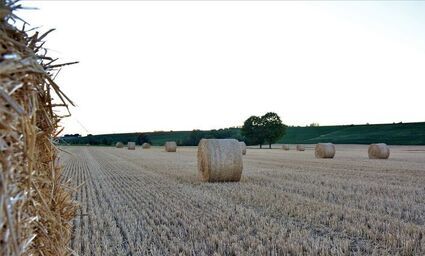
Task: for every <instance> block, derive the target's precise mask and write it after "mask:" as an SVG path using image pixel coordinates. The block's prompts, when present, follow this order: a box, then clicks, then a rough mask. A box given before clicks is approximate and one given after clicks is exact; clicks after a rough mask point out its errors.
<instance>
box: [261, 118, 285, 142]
mask: <svg viewBox="0 0 425 256" xmlns="http://www.w3.org/2000/svg"><path fill="white" fill-rule="evenodd" d="M261 122H262V123H263V129H264V133H263V134H264V138H265V141H266V142H267V143H268V144H269V148H271V147H272V144H273V143H275V142H276V141H277V140H278V139H280V138H281V137H282V136H283V135H285V133H286V125H284V124H283V123H282V120H280V117H279V116H278V115H277V114H276V113H273V112H268V113H266V114H265V115H264V116H262V117H261Z"/></svg>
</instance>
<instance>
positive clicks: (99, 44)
mask: <svg viewBox="0 0 425 256" xmlns="http://www.w3.org/2000/svg"><path fill="white" fill-rule="evenodd" d="M23 4H24V5H25V6H32V7H38V8H39V10H26V11H20V12H19V13H18V15H19V16H20V17H22V18H23V19H25V20H26V21H27V22H29V23H30V24H31V25H32V26H41V28H40V30H41V31H47V30H48V29H50V28H56V31H55V32H53V33H52V34H51V35H50V36H49V37H48V40H47V44H46V46H47V47H48V48H49V49H50V55H53V56H57V57H60V58H61V60H62V61H63V62H67V61H74V60H77V61H80V63H79V64H77V65H74V66H70V67H66V68H64V69H63V70H62V71H61V72H60V74H59V76H58V78H57V82H58V83H59V84H60V86H61V88H62V90H63V91H64V92H65V93H66V94H67V95H68V96H69V97H70V98H71V99H72V100H73V101H74V102H75V103H76V104H77V106H78V107H77V108H72V109H71V111H72V114H73V117H70V118H67V119H66V120H64V121H63V125H64V126H65V132H64V133H81V134H87V133H93V134H100V133H121V132H144V131H158V130H165V131H167V130H192V129H217V128H225V127H231V126H240V125H242V124H243V121H244V120H245V119H246V118H248V117H249V116H251V115H262V114H264V113H266V112H268V111H273V112H276V113H278V114H279V115H280V117H281V118H282V120H283V122H284V123H285V124H287V125H302V126H304V125H306V124H310V123H312V122H317V123H319V124H320V125H332V124H362V123H363V124H364V123H367V122H368V123H392V122H400V121H403V122H415V121H425V111H424V109H425V104H424V95H425V94H424V92H425V89H424V88H425V32H424V31H425V15H424V13H425V2H419V1H413V2H404V1H403V2H394V1H391V2H383V1H379V2H370V1H361V2H348V1H341V2H334V1H328V2H316V1H305V2H298V1H296V2H295V1H281V2H279V1H270V2H265V1H248V2H243V1H235V2H224V1H201V2H194V1H188V2H179V1H171V2H166V1H160V2H148V1H127V2H123V1H105V2H102V1H90V2H87V1H66V2H64V1H57V2H53V1H24V2H23ZM83 127H85V128H83Z"/></svg>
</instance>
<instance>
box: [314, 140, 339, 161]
mask: <svg viewBox="0 0 425 256" xmlns="http://www.w3.org/2000/svg"><path fill="white" fill-rule="evenodd" d="M314 155H315V156H316V158H334V156H335V145H334V144H332V143H318V144H317V145H316V148H315V149H314Z"/></svg>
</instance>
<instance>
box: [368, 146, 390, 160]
mask: <svg viewBox="0 0 425 256" xmlns="http://www.w3.org/2000/svg"><path fill="white" fill-rule="evenodd" d="M367 152H368V154H369V159H388V157H390V147H388V145H387V144H385V143H377V144H371V145H370V146H369V149H368V151H367Z"/></svg>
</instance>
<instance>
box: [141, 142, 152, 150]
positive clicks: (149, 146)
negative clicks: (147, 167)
mask: <svg viewBox="0 0 425 256" xmlns="http://www.w3.org/2000/svg"><path fill="white" fill-rule="evenodd" d="M142 148H144V149H147V148H151V144H149V143H147V142H145V143H143V144H142Z"/></svg>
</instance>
